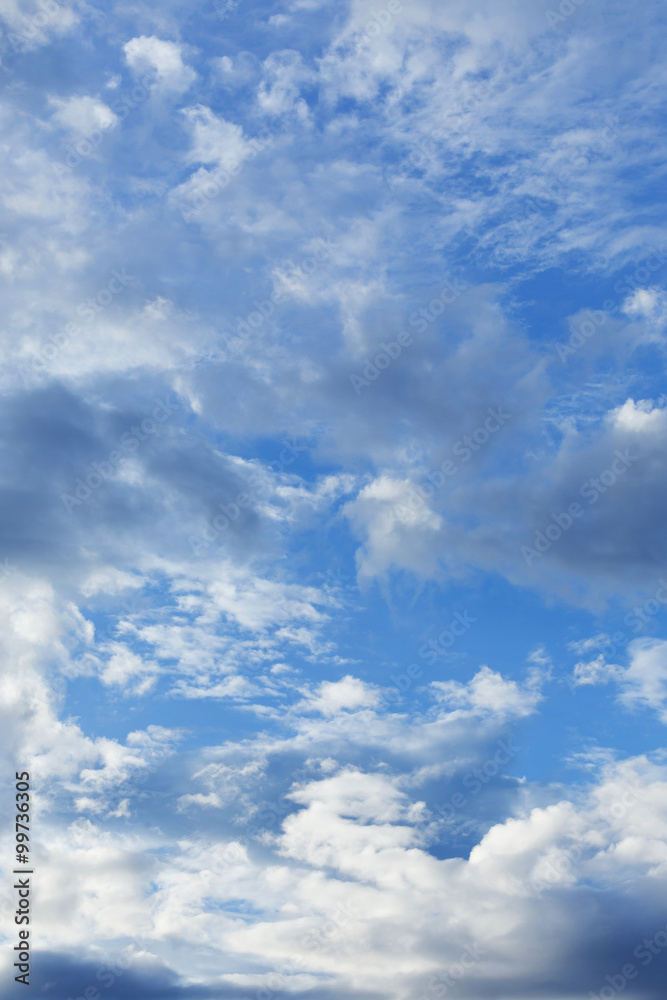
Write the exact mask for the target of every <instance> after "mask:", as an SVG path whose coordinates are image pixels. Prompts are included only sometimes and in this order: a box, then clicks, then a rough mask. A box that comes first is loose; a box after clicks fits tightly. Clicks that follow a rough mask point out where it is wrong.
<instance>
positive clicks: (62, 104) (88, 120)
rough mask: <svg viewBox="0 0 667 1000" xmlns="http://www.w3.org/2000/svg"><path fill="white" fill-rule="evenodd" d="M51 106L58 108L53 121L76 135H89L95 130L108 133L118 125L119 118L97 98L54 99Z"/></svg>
mask: <svg viewBox="0 0 667 1000" xmlns="http://www.w3.org/2000/svg"><path fill="white" fill-rule="evenodd" d="M51 104H52V105H54V107H55V108H56V110H55V111H54V113H53V120H54V121H56V122H57V123H58V124H59V125H61V126H62V127H63V128H66V129H69V130H70V131H71V132H74V133H76V132H83V133H84V134H89V133H91V132H93V131H94V130H95V129H104V131H108V130H109V129H111V128H113V127H114V126H115V125H117V124H118V120H119V119H118V117H117V116H116V115H115V114H114V113H113V111H112V110H111V108H109V107H108V106H107V105H106V104H105V103H104V102H103V101H100V100H99V98H97V97H90V96H88V95H86V96H83V97H69V98H67V99H66V100H61V99H60V98H57V97H53V98H51Z"/></svg>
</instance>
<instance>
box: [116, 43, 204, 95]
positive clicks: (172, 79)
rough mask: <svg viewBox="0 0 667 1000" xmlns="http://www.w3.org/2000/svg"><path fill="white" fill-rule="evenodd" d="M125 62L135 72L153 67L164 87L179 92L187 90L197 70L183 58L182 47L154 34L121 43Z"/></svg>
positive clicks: (141, 71)
mask: <svg viewBox="0 0 667 1000" xmlns="http://www.w3.org/2000/svg"><path fill="white" fill-rule="evenodd" d="M123 51H124V53H125V58H126V60H127V63H128V65H129V66H130V68H131V69H132V70H134V72H135V73H136V74H139V73H144V72H145V71H146V70H149V69H152V70H155V71H156V72H157V74H158V78H159V81H160V86H161V87H162V89H163V90H165V91H173V92H175V93H182V92H183V91H185V90H188V89H189V88H190V87H191V86H192V84H193V83H194V81H195V79H196V78H197V74H196V73H195V72H194V70H193V69H191V68H190V67H189V66H186V65H185V63H184V62H183V55H182V47H181V46H180V45H179V44H177V43H176V42H168V41H165V40H164V39H161V38H156V37H155V36H154V35H141V36H139V37H138V38H131V39H130V41H129V42H126V43H125V45H124V46H123Z"/></svg>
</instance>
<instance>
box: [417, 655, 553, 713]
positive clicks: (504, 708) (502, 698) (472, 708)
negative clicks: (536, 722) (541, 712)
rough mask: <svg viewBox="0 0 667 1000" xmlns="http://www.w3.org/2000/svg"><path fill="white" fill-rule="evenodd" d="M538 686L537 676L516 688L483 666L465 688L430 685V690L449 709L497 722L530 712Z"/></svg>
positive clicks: (537, 696) (441, 683)
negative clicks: (482, 716) (486, 716)
mask: <svg viewBox="0 0 667 1000" xmlns="http://www.w3.org/2000/svg"><path fill="white" fill-rule="evenodd" d="M540 685H541V680H540V675H539V673H537V672H536V673H534V674H533V675H532V676H531V677H530V678H529V680H528V681H527V683H526V684H525V685H524V686H523V687H520V686H519V685H518V684H517V682H516V681H512V680H505V678H504V677H502V675H501V674H499V673H496V672H495V671H493V670H490V669H489V667H486V666H484V667H481V668H480V670H479V671H478V672H477V673H476V674H475V676H474V677H473V678H472V679H471V680H470V681H469V682H468V683H467V684H461V683H460V682H459V681H433V682H432V684H431V688H432V689H433V690H434V691H435V692H436V694H437V696H438V698H439V700H440V701H441V702H443V703H444V704H445V705H447V706H448V707H449V708H452V709H455V710H464V711H467V712H472V713H479V714H482V715H484V714H487V713H488V714H492V715H496V716H498V717H499V718H521V716H523V715H530V714H531V713H532V712H534V711H535V709H536V707H537V705H538V704H539V702H540V701H541V700H542V698H543V695H542V693H541V691H540Z"/></svg>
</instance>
